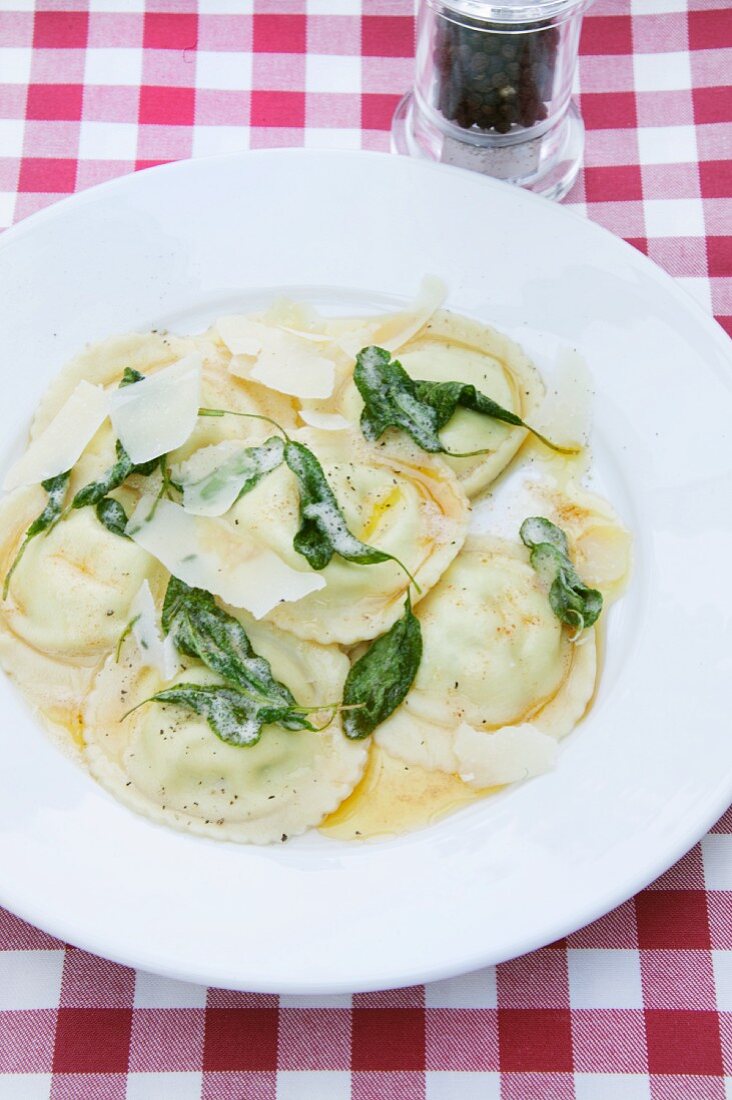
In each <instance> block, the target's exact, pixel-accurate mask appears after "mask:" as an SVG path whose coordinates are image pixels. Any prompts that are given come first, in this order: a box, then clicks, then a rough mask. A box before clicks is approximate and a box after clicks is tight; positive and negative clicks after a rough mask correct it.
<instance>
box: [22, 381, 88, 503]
mask: <svg viewBox="0 0 732 1100" xmlns="http://www.w3.org/2000/svg"><path fill="white" fill-rule="evenodd" d="M108 412H109V398H108V396H107V394H106V393H105V392H104V390H103V389H102V387H101V386H92V385H91V383H90V382H79V384H78V385H77V387H76V389H75V390H74V391H73V393H72V394H71V396H70V397H69V398H68V399H67V400H66V401H65V402H64V404H63V405H62V406H61V408H60V409H59V411H58V412H57V413H56V415H55V416H54V418H53V420H52V421H51V422H50V424H48V426H47V427H46V428H45V429H44V431H42V432H41V434H40V435H39V436H37V437H36V439H34V440H33V441H32V443H31V444H30V446H29V447H28V450H27V451H26V452H25V454H24V455H22V456H21V458H19V459H18V461H17V462H15V463H14V464H13V466H11V468H10V470H9V471H8V473H7V474H6V475H5V480H4V481H3V489H6V490H8V491H9V490H10V489H17V488H18V487H19V486H20V485H36V484H37V483H38V482H39V481H45V480H46V478H49V477H55V476H56V475H57V474H62V473H64V472H65V471H66V470H70V469H71V467H72V466H73V465H74V463H75V462H77V461H78V459H79V458H80V456H81V453H82V451H83V450H84V448H85V447H86V445H87V443H89V442H90V441H91V439H92V437H93V436H94V435H95V434H96V432H97V431H98V429H99V428H100V426H101V424H102V421H103V420H104V418H105V417H106V416H107V413H108Z"/></svg>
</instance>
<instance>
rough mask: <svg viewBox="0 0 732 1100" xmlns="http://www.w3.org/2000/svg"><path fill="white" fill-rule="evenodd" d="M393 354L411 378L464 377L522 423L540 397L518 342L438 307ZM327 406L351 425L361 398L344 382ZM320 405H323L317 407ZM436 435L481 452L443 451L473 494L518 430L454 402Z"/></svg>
mask: <svg viewBox="0 0 732 1100" xmlns="http://www.w3.org/2000/svg"><path fill="white" fill-rule="evenodd" d="M394 357H395V358H396V359H398V360H399V362H400V363H401V364H402V366H403V367H404V369H405V370H406V372H407V374H409V375H410V376H411V377H412V378H414V379H419V380H422V381H427V382H467V383H470V385H473V386H475V388H476V389H477V390H480V392H481V393H483V394H485V395H486V396H487V397H490V398H491V399H492V400H493V401H495V402H497V403H498V404H499V405H501V406H502V407H503V408H504V409H508V410H509V412H514V413H517V414H518V415H519V416H520V417H521V418H522V419H523V420H527V421H529V422H530V421H531V416H532V414H533V413H534V412H535V411H536V409H537V407H538V405H539V403H540V401H541V399H542V397H543V395H544V386H543V383H542V381H541V378H540V376H539V374H538V372H537V370H536V368H535V367H534V366H533V365H532V363H531V362H530V360H529V359H528V358H527V356H526V355H525V354H524V352H523V351H522V350H521V348H520V347H519V346H518V344H516V343H514V341H513V340H509V339H508V337H507V336H503V335H502V334H501V333H500V332H497V331H496V330H495V329H493V328H490V327H489V326H487V325H481V324H478V322H476V321H471V320H469V319H468V318H466V317H459V316H457V315H455V314H452V313H448V312H445V311H439V312H438V313H435V314H434V315H433V317H432V318H431V320H430V321H429V322H428V323H427V324H426V325H425V326H424V328H422V329H421V330H420V331H419V332H418V333H417V334H416V336H413V337H412V338H411V339H410V340H409V341H408V342H407V343H406V344H404V345H403V347H401V348H399V350H398V351H397V352H395V353H394ZM331 404H332V406H333V411H338V412H340V413H342V414H343V415H344V416H346V417H347V418H348V419H349V420H350V421H351V422H352V423H354V424H357V423H358V419H359V416H360V414H361V409H362V408H363V402H362V400H361V396H360V394H359V393H358V391H357V389H356V386H355V384H354V383H353V381H352V380H350V381H349V382H348V384H347V385H345V386H343V387H341V389H340V390H339V391H338V392H337V393H336V395H335V396H334V399H333V401H332V403H331ZM321 408H323V410H324V411H326V407H325V406H321ZM440 438H441V440H442V442H443V444H444V446H445V448H446V449H447V450H449V451H456V452H461V453H462V452H470V451H479V450H480V451H486V452H487V453H486V454H481V455H473V456H472V457H470V458H450V457H449V456H443V460H444V461H445V462H446V463H447V464H448V465H449V466H450V467H451V468H452V469H453V470H454V471H455V473H456V475H457V477H458V479H459V481H460V484H461V485H462V487H463V489H464V490H465V492H466V493H467V495H468V496H469V497H474V496H476V495H477V494H478V493H480V492H482V491H483V490H484V489H486V488H487V487H488V486H489V485H490V484H491V482H492V481H495V479H496V478H497V477H498V475H499V474H500V473H501V471H502V470H503V469H504V468H505V467H506V466H507V465H508V463H509V462H510V461H511V459H512V458H513V456H514V455H515V454H516V451H517V450H518V449H519V447H520V446H521V444H522V443H523V441H524V439H525V438H526V429H525V428H520V427H512V426H511V425H509V424H504V423H502V422H501V421H499V420H492V419H491V418H490V417H487V416H483V415H481V414H479V413H475V412H471V411H470V410H468V409H463V408H458V409H457V410H456V411H455V413H454V415H453V416H452V418H451V419H450V421H449V422H448V423H447V424H446V425H445V427H444V428H443V429H442V430H441V432H440Z"/></svg>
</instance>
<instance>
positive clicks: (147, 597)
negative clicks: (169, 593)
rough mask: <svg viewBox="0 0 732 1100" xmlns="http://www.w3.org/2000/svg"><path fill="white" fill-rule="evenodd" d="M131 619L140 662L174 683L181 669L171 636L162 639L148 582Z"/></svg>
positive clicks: (139, 591)
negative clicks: (174, 678)
mask: <svg viewBox="0 0 732 1100" xmlns="http://www.w3.org/2000/svg"><path fill="white" fill-rule="evenodd" d="M130 616H131V621H132V636H133V638H134V639H135V641H136V642H137V648H138V649H139V651H140V660H141V663H142V664H143V666H144V665H149V666H150V667H151V668H154V669H156V670H157V671H158V672H159V673H160V675H161V676H162V677H163V679H164V680H172V679H173V677H174V676H176V675H177V673H178V670H179V668H180V663H179V661H178V652H177V650H176V648H175V642H174V641H173V636H172V634H168V635H167V636H166V637H165V638H162V637H161V632H160V627H159V625H158V615H157V611H156V609H155V601H154V600H153V595H152V592H151V591H150V585H149V584H148V582H147V581H146V580H144V581H143V582H142V584H141V585H140V588H139V589H138V592H137V595H136V596H135V598H134V600H133V601H132V604H131V605H130Z"/></svg>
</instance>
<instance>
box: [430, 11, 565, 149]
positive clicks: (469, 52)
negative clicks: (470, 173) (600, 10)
mask: <svg viewBox="0 0 732 1100" xmlns="http://www.w3.org/2000/svg"><path fill="white" fill-rule="evenodd" d="M518 32H530V33H518ZM558 43H559V33H558V31H557V28H556V27H553V26H551V25H550V24H549V23H543V24H542V23H531V24H524V23H515V24H512V25H511V32H510V33H508V32H507V31H506V28H505V25H501V24H497V23H491V22H488V21H485V22H483V21H481V22H479V21H478V20H474V21H473V20H471V21H470V23H469V24H468V22H467V19H466V21H465V24H462V23H453V22H452V21H450V20H449V19H447V18H443V19H439V20H438V21H437V33H436V38H435V68H436V73H437V77H438V95H437V107H438V109H439V110H440V112H441V113H442V114H443V115H444V116H445V118H446V119H449V120H450V121H451V122H456V123H457V124H458V126H461V127H462V128H463V129H466V130H467V129H470V128H471V127H473V126H475V127H477V128H478V129H479V130H483V131H489V130H494V131H496V132H497V133H499V134H507V133H508V132H509V130H510V129H511V128H512V127H513V126H523V127H528V126H533V125H534V124H535V123H537V122H542V121H543V120H544V119H545V118H546V117H547V106H546V105H547V102H548V101H549V100H550V99H551V93H552V83H553V79H554V66H555V61H556V56H557V46H558Z"/></svg>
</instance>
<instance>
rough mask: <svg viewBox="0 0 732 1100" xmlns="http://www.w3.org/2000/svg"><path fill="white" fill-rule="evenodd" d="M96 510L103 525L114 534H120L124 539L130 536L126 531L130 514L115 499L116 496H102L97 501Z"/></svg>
mask: <svg viewBox="0 0 732 1100" xmlns="http://www.w3.org/2000/svg"><path fill="white" fill-rule="evenodd" d="M94 511H95V512H96V515H97V519H98V520H99V522H100V523H101V524H102V526H103V527H106V528H107V530H108V531H111V532H112V534H113V535H119V536H120V538H123V539H126V538H129V536H128V535H127V533H126V531H125V528H126V527H127V523H128V516H127V513H126V512H125V510H124V508H123V507H122V505H121V504H120V502H119V501H118V500H115V499H114V497H102V499H101V500H100V501H98V502H97V504H96V506H95V508H94Z"/></svg>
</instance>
